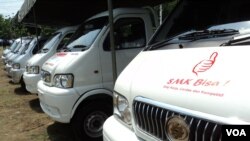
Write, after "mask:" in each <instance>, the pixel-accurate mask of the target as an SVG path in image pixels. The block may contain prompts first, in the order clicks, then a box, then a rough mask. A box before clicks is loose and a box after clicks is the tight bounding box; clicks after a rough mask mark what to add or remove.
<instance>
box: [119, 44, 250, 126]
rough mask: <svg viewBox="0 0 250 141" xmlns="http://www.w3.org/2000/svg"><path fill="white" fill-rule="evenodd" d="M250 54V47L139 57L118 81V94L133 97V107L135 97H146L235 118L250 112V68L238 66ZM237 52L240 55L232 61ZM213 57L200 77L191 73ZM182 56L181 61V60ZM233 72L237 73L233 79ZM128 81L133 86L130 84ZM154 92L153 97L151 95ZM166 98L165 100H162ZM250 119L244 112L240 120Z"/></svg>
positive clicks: (151, 53) (242, 65)
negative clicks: (249, 75)
mask: <svg viewBox="0 0 250 141" xmlns="http://www.w3.org/2000/svg"><path fill="white" fill-rule="evenodd" d="M248 50H249V48H248V47H242V46H239V47H232V48H219V47H211V48H197V49H185V50H160V51H148V52H142V53H141V54H140V55H138V57H137V58H138V59H137V60H141V61H135V62H132V63H131V65H129V66H128V67H127V68H126V69H125V71H123V73H122V75H121V77H119V79H118V80H117V85H116V86H115V90H116V91H117V92H119V93H121V94H124V95H126V94H130V95H126V97H128V98H129V101H130V103H133V102H132V101H133V99H134V98H135V97H140V96H143V97H147V98H149V99H154V100H155V101H158V102H162V103H167V104H169V105H175V106H177V107H182V108H186V109H192V110H194V111H200V112H203V113H206V114H211V115H216V116H219V117H224V118H234V117H232V115H236V114H237V112H239V109H242V110H244V111H245V110H247V109H250V106H249V105H248V104H247V101H248V98H246V97H248V95H247V93H248V91H249V90H248V89H247V84H248V83H247V81H248V79H247V78H246V74H247V72H249V68H244V69H240V68H243V67H244V63H238V62H240V61H241V60H244V59H246V58H247V56H249V55H248ZM236 51H237V53H239V52H240V54H241V55H240V56H237V57H236V58H235V57H232V56H234V54H235V52H236ZM213 53H216V54H217V57H216V61H215V63H214V65H213V66H212V67H211V68H210V69H209V70H207V71H206V72H198V73H197V74H196V73H194V72H192V71H193V69H194V67H195V66H196V65H197V64H198V63H200V62H201V61H206V60H209V59H211V58H210V57H211V55H212V54H213ZM180 56H181V57H182V59H178V58H179V57H180ZM206 56H207V57H206ZM166 60H175V61H166ZM183 60H185V64H184V63H183ZM225 60H227V62H228V63H227V62H225ZM163 64H164V65H163ZM178 64H181V65H178ZM137 66H138V67H137ZM136 67H137V68H136ZM196 67H200V66H196ZM170 68H171V69H170ZM195 69H196V68H195ZM197 69H198V68H197ZM131 70H133V71H134V72H135V73H134V74H133V75H132V76H133V77H131V73H130V71H131ZM166 72H167V73H166ZM232 72H234V73H235V72H238V73H237V75H231V74H232ZM150 74H154V75H150ZM221 74H223V76H222V75H221ZM145 76H147V78H145ZM125 80H126V81H125ZM128 80H129V81H130V82H131V83H127V82H128ZM131 84H133V85H132V86H131ZM126 86H127V88H126ZM237 88H241V89H237ZM242 88H243V89H242ZM244 88H246V89H244ZM128 90H129V91H128ZM166 90H167V91H166ZM152 92H154V95H152V94H151V93H152ZM163 94H164V95H165V96H162V95H163ZM236 94H237V95H236ZM232 100H234V101H242V103H234V104H232ZM193 101H196V102H195V103H194V102H193ZM244 103H246V104H244ZM202 105H204V106H202ZM205 105H210V106H205ZM242 107H244V108H242ZM218 108H219V109H221V110H223V112H219V111H221V110H218ZM249 116H250V114H249V113H247V112H245V114H243V115H242V114H241V115H239V117H237V118H238V119H239V120H242V121H246V122H250V120H249V118H248V117H249Z"/></svg>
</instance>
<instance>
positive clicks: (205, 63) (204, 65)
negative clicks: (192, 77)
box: [193, 52, 218, 76]
mask: <svg viewBox="0 0 250 141" xmlns="http://www.w3.org/2000/svg"><path fill="white" fill-rule="evenodd" d="M217 56H218V53H217V52H214V53H213V54H212V55H211V56H210V58H209V59H208V60H202V61H201V62H199V63H198V64H197V65H195V67H194V68H193V73H195V74H196V75H197V76H198V73H201V72H205V71H207V70H208V69H210V68H211V67H212V66H213V65H214V63H215V60H216V58H217Z"/></svg>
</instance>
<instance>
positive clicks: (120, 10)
mask: <svg viewBox="0 0 250 141" xmlns="http://www.w3.org/2000/svg"><path fill="white" fill-rule="evenodd" d="M146 12H148V11H147V10H146V9H144V8H116V9H114V10H113V15H114V17H116V16H117V15H120V14H124V13H125V14H143V13H146ZM108 15H109V11H104V12H101V13H98V14H96V15H94V16H92V17H90V18H89V19H87V20H86V21H89V20H92V19H95V18H99V17H105V16H108Z"/></svg>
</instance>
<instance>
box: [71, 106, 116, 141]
mask: <svg viewBox="0 0 250 141" xmlns="http://www.w3.org/2000/svg"><path fill="white" fill-rule="evenodd" d="M112 114H113V106H112V105H111V104H109V103H105V102H98V101H95V102H92V103H89V104H87V105H84V106H82V107H79V109H78V110H77V112H76V113H75V115H74V118H73V119H72V122H71V124H72V128H73V131H74V133H75V137H76V140H77V141H78V140H79V141H80V140H81V141H82V140H86V141H89V140H91V141H102V139H103V137H102V126H103V123H104V121H105V120H106V119H107V118H108V117H109V116H111V115H112ZM94 126H96V127H94Z"/></svg>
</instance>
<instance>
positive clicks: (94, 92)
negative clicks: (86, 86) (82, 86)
mask: <svg viewBox="0 0 250 141" xmlns="http://www.w3.org/2000/svg"><path fill="white" fill-rule="evenodd" d="M102 95H104V96H110V97H113V92H112V91H110V90H108V89H93V90H89V91H87V92H85V93H83V94H82V95H81V96H80V97H79V98H78V100H77V101H76V103H75V104H74V106H73V108H72V110H71V111H72V112H71V117H70V118H71V119H72V118H73V116H74V114H75V112H76V110H77V108H78V106H79V105H80V104H81V103H83V102H84V100H86V99H89V98H95V96H96V97H98V96H102ZM86 102H87V101H86Z"/></svg>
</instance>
